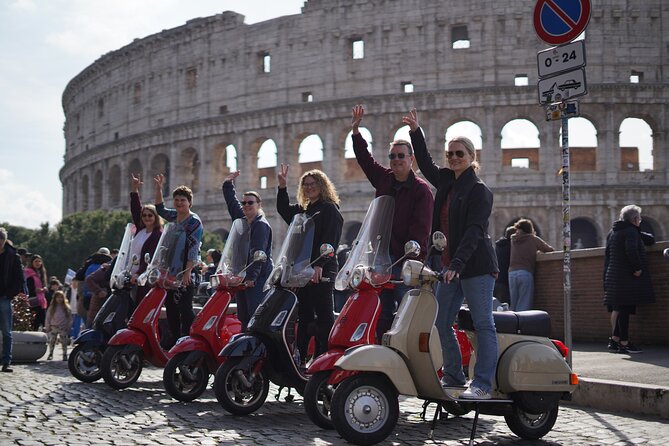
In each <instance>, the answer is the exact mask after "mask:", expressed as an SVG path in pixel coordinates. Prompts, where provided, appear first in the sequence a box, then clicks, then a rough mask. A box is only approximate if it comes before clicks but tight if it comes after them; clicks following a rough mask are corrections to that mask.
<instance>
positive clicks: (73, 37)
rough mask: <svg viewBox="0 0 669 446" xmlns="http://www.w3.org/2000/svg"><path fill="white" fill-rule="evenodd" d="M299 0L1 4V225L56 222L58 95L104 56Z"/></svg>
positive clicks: (295, 7) (61, 143)
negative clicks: (194, 25)
mask: <svg viewBox="0 0 669 446" xmlns="http://www.w3.org/2000/svg"><path fill="white" fill-rule="evenodd" d="M303 4H304V0H235V1H233V0H191V1H184V0H114V1H109V0H0V61H1V62H0V63H1V64H2V70H0V91H1V92H2V94H0V195H1V196H2V204H1V205H0V223H2V222H7V223H10V224H12V225H16V226H24V227H27V228H38V227H39V226H40V225H41V224H42V223H44V222H48V223H49V224H50V225H51V226H53V225H55V224H56V223H58V222H59V221H60V220H61V218H62V210H61V209H62V204H61V202H62V186H61V184H60V180H59V178H58V174H59V171H60V168H61V167H62V165H63V155H64V154H65V139H64V137H63V124H64V122H65V117H64V115H63V109H62V106H61V97H62V93H63V90H64V89H65V86H66V85H67V83H68V82H69V81H70V80H71V79H72V78H73V77H75V76H76V75H77V74H78V73H80V72H81V71H82V70H83V69H84V68H86V67H87V66H89V65H90V64H92V63H93V62H94V61H95V60H96V59H98V58H99V57H100V56H102V55H103V54H105V53H107V52H109V51H113V50H116V49H119V48H121V47H122V46H124V45H127V44H128V43H130V42H132V41H133V39H135V38H142V37H146V36H148V35H151V34H155V33H157V32H160V31H161V30H163V29H169V28H174V27H177V26H180V25H183V24H185V23H186V21H188V20H191V19H193V18H196V17H207V16H212V15H215V14H219V13H221V12H223V11H235V12H238V13H240V14H243V15H244V16H245V17H246V19H245V22H246V23H257V22H262V21H265V20H269V19H272V18H275V17H280V16H284V15H289V14H299V13H300V10H301V8H302V5H303Z"/></svg>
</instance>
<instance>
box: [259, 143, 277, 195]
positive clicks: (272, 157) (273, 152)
mask: <svg viewBox="0 0 669 446" xmlns="http://www.w3.org/2000/svg"><path fill="white" fill-rule="evenodd" d="M254 145H255V146H256V147H257V148H258V150H257V151H256V152H255V153H256V154H257V161H256V166H257V169H258V182H259V185H260V189H267V188H271V187H274V186H276V184H277V180H276V167H277V165H278V163H279V151H278V148H277V146H276V143H275V142H274V140H273V139H271V138H260V139H258V140H256V142H255V144H254Z"/></svg>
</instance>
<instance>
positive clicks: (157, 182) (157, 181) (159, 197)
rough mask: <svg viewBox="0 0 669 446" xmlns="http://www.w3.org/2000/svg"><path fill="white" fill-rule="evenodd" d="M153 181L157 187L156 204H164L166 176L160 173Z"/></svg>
mask: <svg viewBox="0 0 669 446" xmlns="http://www.w3.org/2000/svg"><path fill="white" fill-rule="evenodd" d="M153 181H154V182H155V185H156V198H155V203H156V204H159V203H162V202H163V183H164V182H165V175H163V174H162V173H159V174H158V175H156V176H155V177H153Z"/></svg>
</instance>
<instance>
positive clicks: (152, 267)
mask: <svg viewBox="0 0 669 446" xmlns="http://www.w3.org/2000/svg"><path fill="white" fill-rule="evenodd" d="M180 235H181V231H179V230H178V228H177V226H176V225H175V224H174V223H168V224H166V225H165V227H164V228H163V233H162V235H161V236H160V241H158V246H157V247H156V252H155V254H154V255H153V258H152V259H151V263H150V264H149V267H148V268H147V269H146V273H145V274H147V275H148V279H149V285H154V284H155V283H156V282H161V283H162V285H163V286H164V287H165V288H179V287H180V286H181V280H182V278H183V264H184V261H183V259H181V258H180V257H181V256H180V255H179V254H182V253H183V251H182V250H181V249H178V245H179V243H178V242H179V239H180Z"/></svg>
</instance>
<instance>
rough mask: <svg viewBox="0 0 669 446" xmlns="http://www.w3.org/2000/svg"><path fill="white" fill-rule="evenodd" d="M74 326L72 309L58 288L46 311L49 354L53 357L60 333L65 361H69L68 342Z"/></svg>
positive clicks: (50, 357)
mask: <svg viewBox="0 0 669 446" xmlns="http://www.w3.org/2000/svg"><path fill="white" fill-rule="evenodd" d="M71 326H72V310H71V309H70V304H69V303H68V302H67V299H65V293H63V292H62V291H60V290H58V291H55V292H54V293H53V299H52V301H51V304H50V305H49V309H48V310H47V311H46V323H45V329H44V331H46V333H47V334H48V335H49V356H48V357H47V358H46V359H48V360H51V359H53V350H54V348H55V347H56V339H57V338H58V336H59V335H60V343H61V344H62V346H63V361H67V344H68V343H69V340H70V338H69V336H68V335H69V333H70V327H71Z"/></svg>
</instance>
